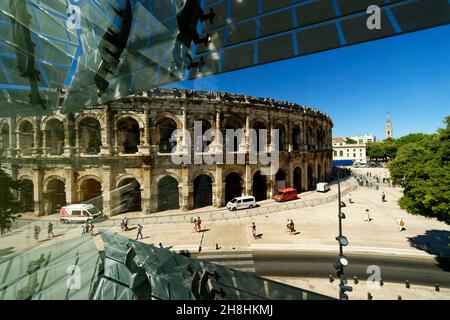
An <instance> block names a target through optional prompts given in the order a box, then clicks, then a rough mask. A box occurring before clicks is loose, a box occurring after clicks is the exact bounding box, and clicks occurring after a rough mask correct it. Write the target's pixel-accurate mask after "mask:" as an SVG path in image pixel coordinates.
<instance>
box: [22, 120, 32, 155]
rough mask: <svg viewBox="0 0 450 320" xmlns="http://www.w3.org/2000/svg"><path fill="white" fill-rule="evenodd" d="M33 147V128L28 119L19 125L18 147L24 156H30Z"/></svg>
mask: <svg viewBox="0 0 450 320" xmlns="http://www.w3.org/2000/svg"><path fill="white" fill-rule="evenodd" d="M33 147H34V128H33V125H32V124H31V122H30V121H24V122H22V123H21V124H20V126H19V148H20V150H21V152H22V155H24V156H30V155H31V152H32V150H31V149H32V148H33Z"/></svg>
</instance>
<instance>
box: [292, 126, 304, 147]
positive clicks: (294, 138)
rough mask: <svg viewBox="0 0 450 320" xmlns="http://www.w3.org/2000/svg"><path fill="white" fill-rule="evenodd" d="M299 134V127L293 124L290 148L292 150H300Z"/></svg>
mask: <svg viewBox="0 0 450 320" xmlns="http://www.w3.org/2000/svg"><path fill="white" fill-rule="evenodd" d="M301 143H302V140H301V136H300V127H299V126H295V127H294V128H293V129H292V149H293V150H300V147H301Z"/></svg>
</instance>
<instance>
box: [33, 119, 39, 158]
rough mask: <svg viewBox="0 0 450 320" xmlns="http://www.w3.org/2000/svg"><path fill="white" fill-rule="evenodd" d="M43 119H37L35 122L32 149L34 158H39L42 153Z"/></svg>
mask: <svg viewBox="0 0 450 320" xmlns="http://www.w3.org/2000/svg"><path fill="white" fill-rule="evenodd" d="M40 127H41V117H35V120H34V130H33V133H34V137H33V140H34V141H33V144H34V147H33V148H32V150H33V151H32V154H33V156H38V155H39V154H40V153H41V130H40V129H41V128H40Z"/></svg>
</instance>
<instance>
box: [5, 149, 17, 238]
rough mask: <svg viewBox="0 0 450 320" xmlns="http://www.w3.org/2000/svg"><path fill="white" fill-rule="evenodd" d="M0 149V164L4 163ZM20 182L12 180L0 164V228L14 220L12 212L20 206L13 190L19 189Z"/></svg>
mask: <svg viewBox="0 0 450 320" xmlns="http://www.w3.org/2000/svg"><path fill="white" fill-rule="evenodd" d="M3 160H4V157H3V154H2V152H1V150H0V164H2V163H5V162H4V161H3ZM19 188H20V184H19V182H17V181H14V180H13V179H12V178H11V176H10V175H8V174H7V173H6V172H5V170H4V168H3V167H2V166H1V165H0V228H1V229H2V230H4V229H5V228H7V227H8V226H9V225H11V223H12V222H13V221H14V220H15V216H14V214H16V213H18V212H20V209H21V206H20V204H19V203H18V202H17V201H16V200H15V199H14V195H13V190H19Z"/></svg>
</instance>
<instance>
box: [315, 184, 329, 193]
mask: <svg viewBox="0 0 450 320" xmlns="http://www.w3.org/2000/svg"><path fill="white" fill-rule="evenodd" d="M316 190H317V191H318V192H327V191H329V190H330V185H329V184H328V183H327V182H319V183H318V184H317V188H316Z"/></svg>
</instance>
